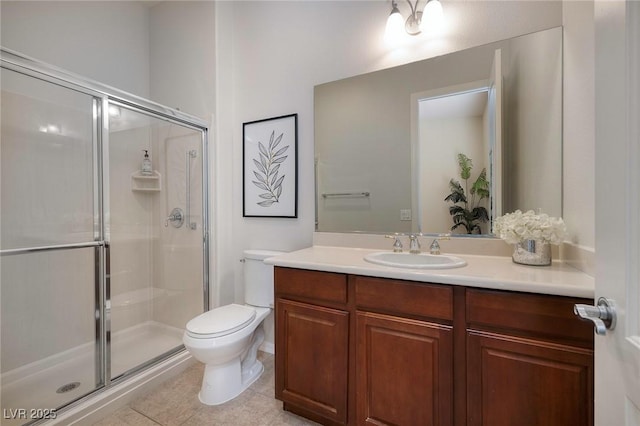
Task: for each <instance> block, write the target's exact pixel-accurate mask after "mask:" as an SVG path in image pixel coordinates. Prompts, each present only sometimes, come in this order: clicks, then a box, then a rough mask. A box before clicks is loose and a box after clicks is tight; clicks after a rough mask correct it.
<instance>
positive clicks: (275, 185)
mask: <svg viewBox="0 0 640 426" xmlns="http://www.w3.org/2000/svg"><path fill="white" fill-rule="evenodd" d="M283 180H284V175H282V176H280V179H278V180H277V181H276V183H275V184H273V185H271V186H272V187H274V188H278V187H279V186H280V185H282V181H283Z"/></svg>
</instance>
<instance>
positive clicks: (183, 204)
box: [105, 102, 204, 378]
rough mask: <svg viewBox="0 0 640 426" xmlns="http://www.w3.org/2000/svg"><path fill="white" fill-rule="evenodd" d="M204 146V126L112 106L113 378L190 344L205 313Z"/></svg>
mask: <svg viewBox="0 0 640 426" xmlns="http://www.w3.org/2000/svg"><path fill="white" fill-rule="evenodd" d="M202 149H203V133H202V130H199V129H193V128H190V127H188V126H184V125H181V124H179V123H176V122H172V121H168V120H166V119H164V118H162V117H161V116H156V115H153V114H151V113H149V112H147V111H143V110H139V109H136V108H133V107H131V106H128V105H125V104H120V103H117V102H111V103H110V106H109V141H108V148H107V149H106V153H105V157H108V167H107V176H108V178H107V181H108V185H107V187H106V188H105V191H106V192H107V193H108V195H109V197H108V205H107V206H106V211H107V212H108V213H107V216H108V227H107V228H108V231H107V240H108V241H109V245H110V283H109V284H110V285H109V287H110V295H109V296H110V315H109V321H110V330H111V334H110V340H109V351H108V352H109V354H110V360H111V377H112V378H117V377H119V376H121V375H123V374H127V373H129V372H132V371H135V370H136V369H138V368H140V367H141V366H144V365H146V364H148V363H149V362H150V361H153V360H155V359H158V358H159V357H162V356H164V355H165V354H167V353H169V352H172V351H176V350H180V349H182V333H183V331H184V327H185V325H186V323H187V321H189V320H190V319H191V318H193V317H195V316H196V315H198V314H199V313H201V312H202V311H203V297H202V296H203V273H204V271H203V270H204V265H203V262H204V260H203V259H204V245H203V221H202V211H203V203H202V200H203V183H202V182H203V168H202V167H203V163H202V158H203V156H202ZM145 152H147V153H148V154H149V157H150V161H151V170H150V171H149V172H145V171H143V166H142V162H143V159H144V154H145Z"/></svg>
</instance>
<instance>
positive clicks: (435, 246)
mask: <svg viewBox="0 0 640 426" xmlns="http://www.w3.org/2000/svg"><path fill="white" fill-rule="evenodd" d="M450 237H451V234H440V235H438V237H437V238H434V240H433V242H432V243H431V246H430V247H429V253H430V254H440V244H439V243H438V240H449V239H450Z"/></svg>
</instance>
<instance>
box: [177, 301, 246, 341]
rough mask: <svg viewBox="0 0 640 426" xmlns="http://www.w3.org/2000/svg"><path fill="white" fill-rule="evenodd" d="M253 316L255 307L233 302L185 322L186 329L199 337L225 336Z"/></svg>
mask: <svg viewBox="0 0 640 426" xmlns="http://www.w3.org/2000/svg"><path fill="white" fill-rule="evenodd" d="M255 317H256V311H255V309H253V308H250V307H248V306H242V305H236V304H235V303H234V304H231V305H225V306H221V307H219V308H215V309H212V310H210V311H207V312H205V313H203V314H200V315H198V316H197V317H195V318H194V319H192V320H191V321H189V322H188V323H187V331H188V332H189V334H192V335H194V337H201V338H206V337H220V336H225V335H227V334H231V333H233V332H235V331H238V330H240V329H242V328H244V327H246V326H247V325H248V324H249V323H250V322H251V321H253V319H254V318H255Z"/></svg>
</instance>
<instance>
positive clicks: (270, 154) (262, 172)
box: [251, 130, 289, 207]
mask: <svg viewBox="0 0 640 426" xmlns="http://www.w3.org/2000/svg"><path fill="white" fill-rule="evenodd" d="M275 134H276V132H275V130H273V131H272V132H271V135H270V137H269V143H268V144H263V143H262V142H258V158H253V159H252V160H253V164H254V165H255V167H256V168H255V169H254V170H252V172H253V175H254V176H255V178H256V179H257V180H252V181H251V182H252V183H253V184H254V185H255V186H257V187H258V188H260V189H262V190H264V191H266V192H263V193H262V194H259V195H258V197H260V198H262V199H263V200H264V201H260V202H257V203H256V204H257V205H259V206H261V207H270V206H272V205H273V204H274V203H279V202H280V195H282V183H283V182H284V175H282V176H280V175H279V170H280V166H281V165H282V163H283V162H284V161H285V160H286V159H287V157H288V156H287V155H283V154H284V153H285V152H287V150H288V149H289V145H287V146H283V147H282V148H280V149H276V148H277V147H278V145H280V143H281V142H282V138H283V137H284V133H281V134H280V136H278V137H275ZM265 145H266V146H267V147H268V149H267V147H265ZM258 159H259V161H258Z"/></svg>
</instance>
